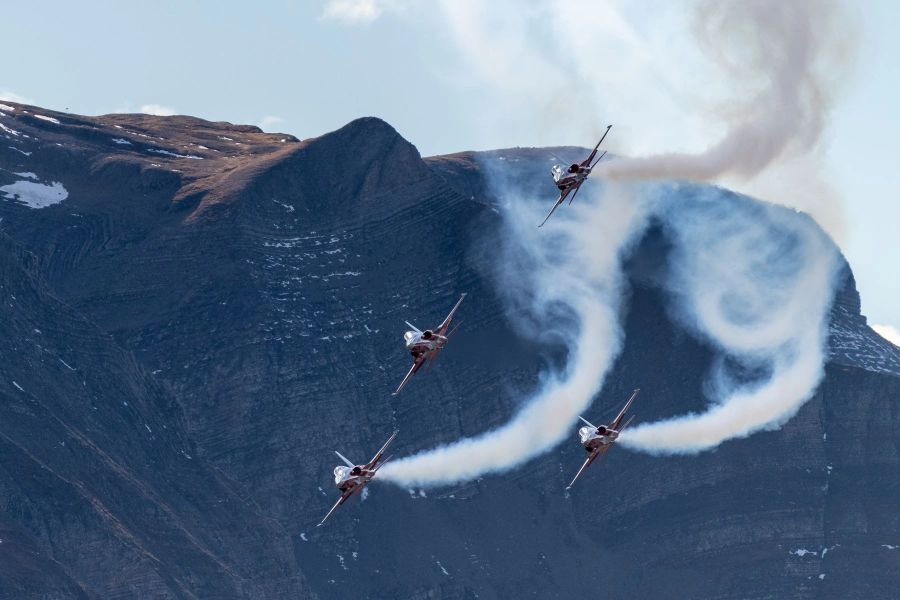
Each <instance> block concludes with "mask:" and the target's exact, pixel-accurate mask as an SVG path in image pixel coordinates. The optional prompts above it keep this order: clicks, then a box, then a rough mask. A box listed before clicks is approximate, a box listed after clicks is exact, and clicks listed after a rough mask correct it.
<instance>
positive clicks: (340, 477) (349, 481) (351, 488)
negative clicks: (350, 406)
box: [317, 431, 399, 527]
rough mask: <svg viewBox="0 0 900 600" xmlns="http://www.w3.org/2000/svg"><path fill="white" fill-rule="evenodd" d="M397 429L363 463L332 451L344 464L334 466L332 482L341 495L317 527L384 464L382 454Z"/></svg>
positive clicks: (363, 485)
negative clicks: (357, 462) (354, 461)
mask: <svg viewBox="0 0 900 600" xmlns="http://www.w3.org/2000/svg"><path fill="white" fill-rule="evenodd" d="M397 433H399V432H397V431H395V432H394V433H393V434H391V437H389V438H388V441H386V442H385V443H384V446H382V447H381V450H379V451H378V454H376V455H375V456H373V457H372V460H370V461H369V462H367V463H366V464H364V465H354V464H353V463H352V462H350V461H349V460H347V457H345V456H344V455H343V454H341V453H340V452H338V451H337V450H335V451H334V453H335V454H337V455H338V457H339V458H340V459H341V460H342V461H344V465H347V466H346V467H345V466H344V465H338V466H336V467H335V468H334V483H335V485H337V489H338V490H340V492H341V497H340V498H338V501H337V502H335V503H334V506H332V507H331V510H329V511H328V514H327V515H325V518H324V519H322V522H321V523H319V524H318V525H317V527H321V526H322V525H324V524H325V521H327V520H328V517H330V516H331V514H332V513H333V512H334V511H336V510H337V507H338V506H340V505H341V504H343V503H344V502H346V501H347V498H349V497H350V496H352V495H353V494H355V493H356V492H361V491H362V489H363V488H364V487H366V484H367V483H369V482H370V481H372V478H373V477H375V473H377V472H378V469H380V468H381V467H383V466H384V464H385V463H386V462H387V461H388V459H387V458H384V459H382V457H383V456H384V451H385V450H387V447H388V446H389V445H390V443H391V442H393V441H394V438H395V437H397Z"/></svg>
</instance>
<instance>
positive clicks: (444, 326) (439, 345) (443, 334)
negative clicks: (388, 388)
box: [393, 294, 466, 396]
mask: <svg viewBox="0 0 900 600" xmlns="http://www.w3.org/2000/svg"><path fill="white" fill-rule="evenodd" d="M465 297H466V295H465V294H462V295H461V296H460V297H459V301H458V302H457V303H456V306H454V307H453V310H451V311H450V314H449V315H447V318H446V319H444V321H443V323H441V324H440V325H438V326H437V327H435V328H434V329H426V330H425V331H420V330H419V329H418V328H417V327H416V326H415V325H413V324H412V323H410V322H409V321H407V322H406V324H407V325H409V326H410V327H412V330H411V331H407V332H406V333H404V334H403V340H404V341H405V342H406V349H407V350H409V353H410V354H411V355H412V357H413V365H412V367H411V368H410V369H409V373H407V374H406V377H404V378H403V381H401V382H400V387H398V388H397V391H396V392H394V394H393V395H394V396H396V395H397V394H399V393H400V390H402V389H403V388H404V387H405V386H406V384H407V383H408V382H409V380H410V378H411V377H412V376H413V375H415V373H416V371H418V370H419V369H420V368H422V365H424V364H425V361H426V360H428V359H431V361H432V362H434V360H435V359H436V358H437V356H438V354H440V353H441V350H443V349H444V346H445V345H446V344H447V340H449V339H450V336H451V335H453V334H454V333H456V330H457V329H458V328H459V325H457V326H456V327H455V328H454V329H453V331H451V332H450V333H449V334H448V333H447V330H448V329H450V321H452V320H453V315H455V314H456V309H458V308H459V305H460V304H462V301H463V300H464V299H465ZM428 368H429V369H430V368H431V366H429V367H428ZM426 370H427V369H426Z"/></svg>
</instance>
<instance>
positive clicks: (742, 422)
mask: <svg viewBox="0 0 900 600" xmlns="http://www.w3.org/2000/svg"><path fill="white" fill-rule="evenodd" d="M690 194H691V192H690V191H689V190H684V189H682V190H680V191H679V192H678V195H679V197H676V198H672V199H671V200H673V201H674V202H675V203H676V204H677V206H671V205H670V206H668V207H666V206H661V207H660V209H659V210H660V213H659V217H661V219H662V221H663V223H664V224H665V226H666V228H667V229H668V230H669V231H670V234H671V237H673V238H674V240H675V244H676V250H675V252H674V255H673V256H672V263H671V265H672V267H671V273H670V276H669V281H668V284H667V285H668V288H669V292H670V297H671V299H672V301H673V307H674V311H673V312H674V313H675V317H676V318H677V319H679V320H680V321H681V322H682V323H683V324H684V325H685V326H686V327H687V328H688V329H689V330H692V331H693V332H694V333H695V335H697V336H698V337H701V338H703V339H706V340H707V341H708V342H709V343H711V344H712V345H713V346H714V347H716V348H717V349H718V350H719V351H720V352H721V353H722V358H723V359H724V358H726V357H727V360H720V361H718V362H717V363H716V364H715V366H714V371H713V377H712V382H714V384H716V385H715V389H714V390H712V395H713V396H715V404H714V405H713V406H712V407H711V408H710V409H709V410H708V411H707V412H705V413H702V414H699V415H698V414H688V415H684V416H681V417H676V418H673V419H669V420H666V421H662V422H658V423H649V424H645V425H639V426H637V427H635V428H633V429H631V430H629V431H626V432H624V433H623V435H622V438H621V442H622V444H623V445H625V446H628V447H630V448H632V449H635V450H643V451H646V452H651V453H664V454H684V453H692V452H699V451H701V450H706V449H709V448H712V447H715V446H717V445H718V444H720V443H722V442H723V441H725V440H728V439H732V438H737V437H746V436H747V435H749V434H751V433H753V432H754V431H758V430H760V429H775V428H777V427H779V426H780V425H781V424H783V423H784V422H785V421H787V420H788V419H789V418H790V417H792V416H793V415H794V414H795V413H796V412H797V410H798V409H799V408H800V406H802V405H803V403H804V402H806V401H807V400H808V399H809V398H810V397H811V396H812V394H813V392H814V391H815V388H816V386H817V385H818V384H819V382H820V381H821V379H822V376H823V365H824V361H825V358H826V336H827V332H828V315H829V309H830V307H831V301H832V298H833V293H834V283H835V278H836V275H837V273H838V269H839V268H840V265H841V262H840V259H839V255H838V253H837V250H836V248H835V246H834V244H833V243H832V242H831V241H830V240H829V239H828V238H827V236H826V235H825V234H824V232H822V230H821V229H819V227H818V226H817V225H816V224H815V223H814V222H813V221H812V220H811V219H809V218H808V217H806V216H805V215H803V214H800V213H796V212H793V211H788V210H785V209H783V208H780V207H776V206H771V205H765V204H751V203H749V202H745V201H736V199H734V198H728V197H726V196H725V195H724V194H723V193H722V192H719V191H717V190H712V189H706V190H696V191H695V194H696V195H697V196H698V197H695V198H692V199H689V200H690V201H689V202H687V203H685V200H688V198H685V197H684V196H685V195H690ZM729 363H731V364H732V365H734V364H735V363H736V364H737V365H738V366H739V367H743V368H744V369H746V370H750V371H755V372H763V373H764V376H763V377H758V376H757V377H749V379H750V381H747V379H748V377H747V376H746V375H745V376H743V377H742V378H740V379H741V380H736V378H735V377H733V376H732V375H731V374H730V372H729V367H728V366H727V365H728V364H729ZM732 369H733V370H735V369H734V367H732ZM736 370H740V369H736Z"/></svg>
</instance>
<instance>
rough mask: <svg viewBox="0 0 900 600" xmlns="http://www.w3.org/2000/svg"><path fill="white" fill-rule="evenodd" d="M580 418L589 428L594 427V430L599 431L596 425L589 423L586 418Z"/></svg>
mask: <svg viewBox="0 0 900 600" xmlns="http://www.w3.org/2000/svg"><path fill="white" fill-rule="evenodd" d="M578 418H579V419H581V420H582V421H584V422H585V423H587V425H588V426H589V427H593V428H594V429H597V427H596V425H594V424H593V423H591V422H590V421H588V420H587V419H585V418H584V417H582V416H579V417H578Z"/></svg>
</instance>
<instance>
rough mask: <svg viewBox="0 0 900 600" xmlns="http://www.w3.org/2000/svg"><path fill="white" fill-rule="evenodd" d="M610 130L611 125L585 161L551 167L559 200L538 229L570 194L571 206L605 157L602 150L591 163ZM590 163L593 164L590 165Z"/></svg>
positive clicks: (604, 152)
mask: <svg viewBox="0 0 900 600" xmlns="http://www.w3.org/2000/svg"><path fill="white" fill-rule="evenodd" d="M611 128H612V125H607V127H606V131H604V132H603V137H601V138H600V141H599V142H597V145H596V146H594V150H593V151H592V152H591V153H590V155H589V156H588V157H587V158H586V159H584V160H583V161H581V162H580V163H572V164H571V165H569V166H568V168H567V167H564V166H563V165H553V167H552V168H551V169H550V172H551V173H553V181H554V182H556V187H557V188H558V189H559V198H557V199H556V204H554V205H553V208H551V209H550V212H549V213H548V214H547V216H546V217H545V218H544V220H543V221H541V224H540V225H538V227H543V226H544V223H546V222H547V219H549V218H550V215H552V214H553V211H555V210H556V207H557V206H559V205H560V204H562V203H563V200H565V199H566V197H568V195H569V194H570V193H572V192H574V193H573V194H572V197H571V198H569V204H572V201H573V200H574V199H575V196H577V195H578V190H579V189H581V184H582V183H584V180H585V179H587V176H588V175H590V174H591V169H593V168H594V167H596V166H597V163H598V162H600V158H603V157H604V156H606V150H604V151H603V154H601V155H600V158H598V159H597V160H596V162H593V161H594V156H596V155H597V149H598V148H600V144H602V143H603V140H604V139H606V134H607V133H609V130H610V129H611ZM592 162H593V164H591V163H592Z"/></svg>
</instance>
